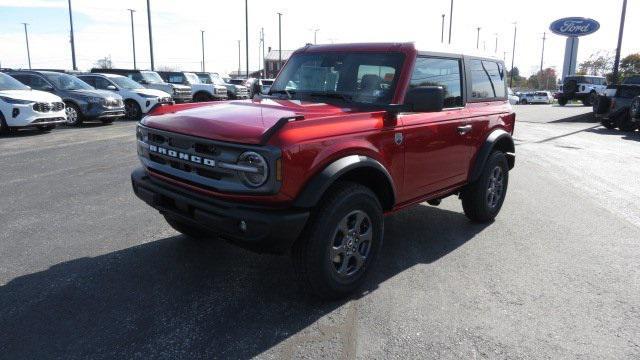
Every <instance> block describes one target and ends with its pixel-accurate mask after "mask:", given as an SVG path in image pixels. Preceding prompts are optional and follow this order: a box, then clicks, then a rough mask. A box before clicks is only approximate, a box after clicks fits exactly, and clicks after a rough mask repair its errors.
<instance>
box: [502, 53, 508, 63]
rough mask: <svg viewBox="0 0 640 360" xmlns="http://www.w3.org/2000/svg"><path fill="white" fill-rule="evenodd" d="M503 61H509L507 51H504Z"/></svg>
mask: <svg viewBox="0 0 640 360" xmlns="http://www.w3.org/2000/svg"><path fill="white" fill-rule="evenodd" d="M502 61H503V62H507V51H503V52H502Z"/></svg>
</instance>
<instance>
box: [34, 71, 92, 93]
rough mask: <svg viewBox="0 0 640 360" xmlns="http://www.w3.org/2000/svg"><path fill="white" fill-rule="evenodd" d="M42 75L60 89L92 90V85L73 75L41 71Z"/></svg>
mask: <svg viewBox="0 0 640 360" xmlns="http://www.w3.org/2000/svg"><path fill="white" fill-rule="evenodd" d="M43 75H44V76H45V77H46V78H47V79H49V81H51V82H52V83H53V85H54V86H55V87H57V88H58V89H61V90H93V87H92V86H91V85H89V84H87V83H86V82H84V81H82V80H80V79H78V78H77V77H75V76H71V75H67V74H62V73H43Z"/></svg>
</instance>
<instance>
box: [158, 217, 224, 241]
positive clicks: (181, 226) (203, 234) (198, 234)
mask: <svg viewBox="0 0 640 360" xmlns="http://www.w3.org/2000/svg"><path fill="white" fill-rule="evenodd" d="M164 219H165V220H166V221H167V224H169V226H171V227H172V228H173V229H174V230H175V231H177V232H179V233H181V234H182V235H184V236H186V237H188V238H190V239H193V240H205V239H211V238H214V237H215V234H213V233H211V232H209V231H207V230H205V229H202V228H199V227H196V226H192V225H189V224H186V223H184V222H182V221H180V220H178V219H175V218H172V217H170V216H167V215H165V216H164Z"/></svg>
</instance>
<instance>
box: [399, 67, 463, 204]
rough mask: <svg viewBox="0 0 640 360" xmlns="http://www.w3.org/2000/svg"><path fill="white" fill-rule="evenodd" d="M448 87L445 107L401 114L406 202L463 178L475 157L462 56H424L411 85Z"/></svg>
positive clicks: (461, 180)
mask: <svg viewBox="0 0 640 360" xmlns="http://www.w3.org/2000/svg"><path fill="white" fill-rule="evenodd" d="M417 86H442V87H443V88H444V90H445V109H443V111H441V112H434V113H409V114H403V115H401V116H400V119H399V120H400V122H401V124H402V132H403V134H404V138H405V176H404V187H403V189H404V191H403V194H402V195H403V196H402V201H408V200H411V199H415V198H418V197H423V196H425V195H427V194H432V193H435V192H438V191H441V190H443V189H446V188H449V187H452V186H455V185H457V184H460V183H463V182H465V181H466V179H467V175H468V171H469V161H470V160H471V156H472V146H473V139H472V130H473V127H472V124H471V119H470V115H469V113H468V112H467V111H466V109H465V108H464V104H463V87H462V59H459V58H443V57H428V56H425V57H422V56H420V57H418V58H417V59H416V65H415V68H414V71H413V74H412V77H411V84H410V87H417Z"/></svg>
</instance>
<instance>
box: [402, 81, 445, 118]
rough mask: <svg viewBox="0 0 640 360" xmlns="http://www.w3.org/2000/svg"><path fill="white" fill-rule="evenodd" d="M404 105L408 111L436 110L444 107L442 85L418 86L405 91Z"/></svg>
mask: <svg viewBox="0 0 640 360" xmlns="http://www.w3.org/2000/svg"><path fill="white" fill-rule="evenodd" d="M404 105H405V107H406V109H407V111H410V112H438V111H442V109H443V108H444V89H443V88H442V86H418V87H415V88H412V89H409V91H407V95H406V96H405V97H404Z"/></svg>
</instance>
